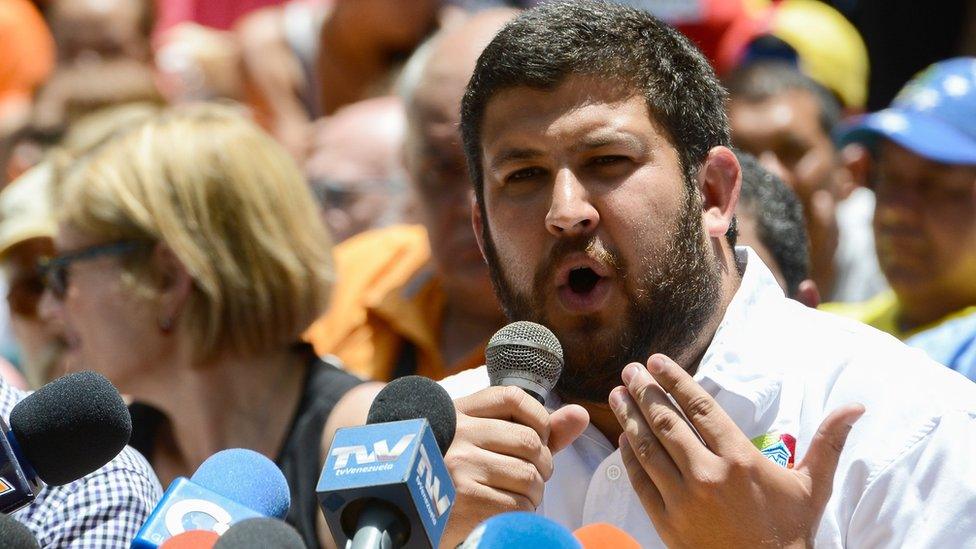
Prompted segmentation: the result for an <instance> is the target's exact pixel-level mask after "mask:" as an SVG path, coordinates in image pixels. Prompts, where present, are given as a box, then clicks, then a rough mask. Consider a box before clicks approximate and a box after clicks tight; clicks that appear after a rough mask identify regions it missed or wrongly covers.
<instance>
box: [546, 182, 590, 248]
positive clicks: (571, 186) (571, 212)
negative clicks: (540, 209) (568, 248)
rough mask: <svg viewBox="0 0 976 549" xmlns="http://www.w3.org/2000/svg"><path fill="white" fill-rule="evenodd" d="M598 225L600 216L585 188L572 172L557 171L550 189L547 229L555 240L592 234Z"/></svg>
mask: <svg viewBox="0 0 976 549" xmlns="http://www.w3.org/2000/svg"><path fill="white" fill-rule="evenodd" d="M599 223H600V213H599V212H597V210H596V208H595V207H594V206H593V204H592V203H591V202H590V197H589V193H588V192H587V190H586V187H584V186H583V184H582V183H581V182H580V180H579V179H578V178H577V177H576V175H575V174H573V172H572V171H571V170H569V169H563V170H560V171H559V172H558V173H557V174H556V179H555V181H554V182H553V186H552V203H551V204H550V206H549V213H548V215H546V229H547V230H548V231H549V232H550V233H552V234H553V235H555V236H577V235H580V234H585V233H588V232H590V231H593V230H594V229H595V228H596V226H597V225H598V224H599Z"/></svg>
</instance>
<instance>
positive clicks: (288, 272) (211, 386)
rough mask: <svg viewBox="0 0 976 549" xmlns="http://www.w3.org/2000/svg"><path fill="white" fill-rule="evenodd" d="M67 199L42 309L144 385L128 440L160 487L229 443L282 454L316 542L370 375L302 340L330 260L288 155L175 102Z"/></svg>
mask: <svg viewBox="0 0 976 549" xmlns="http://www.w3.org/2000/svg"><path fill="white" fill-rule="evenodd" d="M56 215H57V218H58V233H57V237H56V238H55V248H56V250H57V255H56V256H55V257H53V258H52V259H51V260H50V261H49V262H48V263H47V266H46V283H47V287H48V289H47V291H46V292H45V294H44V297H43V298H42V303H41V312H42V315H44V316H45V317H46V318H49V319H51V320H52V321H53V322H56V323H57V324H59V325H60V327H61V329H62V330H63V332H64V334H65V339H66V341H67V347H68V348H67V351H66V356H65V362H66V364H67V366H68V367H69V368H72V369H76V368H91V369H95V370H97V371H100V372H101V373H103V374H104V375H106V376H107V377H109V378H110V379H111V380H112V381H113V382H114V383H115V384H116V385H117V386H118V387H119V389H120V391H122V392H123V393H126V394H128V395H130V396H131V397H132V398H133V399H134V401H135V402H136V403H137V404H136V405H135V406H134V407H133V421H134V424H135V431H134V434H133V445H134V446H137V448H139V449H141V450H142V452H143V453H144V454H145V456H146V457H147V458H148V459H149V461H150V463H152V465H153V467H154V468H155V470H156V472H157V474H158V475H159V477H160V480H161V481H162V482H163V484H164V485H166V484H168V483H169V482H170V481H171V480H172V479H173V478H175V477H176V476H179V475H189V474H191V473H192V472H193V471H194V470H195V469H196V468H197V466H198V465H199V464H200V463H201V462H203V460H204V459H206V458H207V457H208V456H210V455H211V454H213V453H215V452H217V451H219V450H221V449H223V448H228V447H245V448H251V449H254V450H257V451H259V452H261V453H263V454H264V455H266V456H268V457H269V458H271V459H273V460H276V462H277V463H278V464H279V466H280V467H281V468H282V470H283V471H284V472H285V476H286V477H287V478H288V482H289V485H290V486H291V490H292V510H291V513H290V516H289V520H290V522H292V523H293V524H294V525H295V526H296V527H298V529H299V530H300V531H301V533H302V535H303V537H304V538H305V541H306V543H308V545H309V546H311V547H315V546H317V545H318V542H317V539H316V517H317V516H318V514H319V513H318V508H317V504H316V500H315V494H314V489H315V484H316V481H317V479H318V474H319V470H320V463H321V453H322V445H323V442H325V443H327V442H328V439H329V438H330V437H329V436H328V434H326V435H325V437H324V438H325V440H323V432H326V433H329V432H331V430H332V429H334V427H335V426H336V425H339V424H347V423H357V422H361V421H362V418H363V417H364V415H365V411H364V409H363V408H364V407H365V406H367V405H368V403H369V401H370V400H371V398H370V393H371V392H372V391H375V387H374V386H372V385H370V384H366V385H360V381H359V380H358V379H357V378H355V377H353V376H351V375H349V374H346V373H345V372H343V371H341V370H340V369H338V368H337V367H335V366H333V365H331V364H327V363H325V362H323V361H322V360H320V359H318V358H316V357H315V355H314V353H313V352H312V351H311V348H310V347H309V346H307V345H304V344H301V343H299V336H300V334H301V333H302V331H303V330H304V329H305V328H306V327H307V326H308V325H309V324H310V323H311V322H312V321H313V320H314V319H315V318H316V317H317V316H318V315H319V314H320V313H321V312H322V310H323V307H324V305H325V303H326V299H327V297H328V295H329V291H330V287H331V282H332V264H331V259H330V257H331V254H330V252H331V247H330V242H329V237H328V235H327V233H326V231H325V229H324V228H323V225H322V223H321V221H320V218H319V216H318V213H317V211H316V209H315V203H314V200H313V198H312V196H311V194H310V191H309V190H308V188H307V187H306V185H305V182H304V180H303V179H302V176H301V174H300V173H299V171H298V169H297V167H296V166H295V165H294V164H293V162H292V160H291V159H290V157H289V156H288V155H287V154H286V153H285V151H284V150H283V149H282V148H281V147H279V146H278V145H277V144H275V143H274V142H273V141H272V140H271V138H269V137H268V136H266V135H265V134H263V133H262V132H261V131H260V130H258V129H257V127H256V126H254V125H253V124H252V123H251V122H249V121H248V120H246V119H245V118H244V117H242V116H241V115H240V114H238V112H237V111H235V110H234V109H232V108H230V107H227V106H217V105H197V106H192V107H183V108H178V109H176V110H172V111H168V112H166V113H163V114H162V115H159V116H157V117H155V118H153V119H152V120H150V121H149V122H146V123H144V124H141V125H139V126H138V127H136V128H134V129H132V130H130V131H129V132H127V133H125V134H123V135H122V136H120V137H117V138H116V139H114V140H112V141H110V142H108V143H107V144H104V145H102V146H101V147H99V148H96V149H95V150H94V151H92V152H91V153H89V154H88V155H87V156H86V157H84V158H82V159H81V160H80V161H78V162H77V163H76V164H75V165H74V166H72V168H71V169H70V171H69V172H68V174H67V176H66V177H65V179H64V181H63V183H62V185H61V188H60V189H59V192H58V196H57V201H56ZM363 395H365V396H363ZM343 396H345V397H346V398H345V399H344V400H343V401H342V403H341V404H338V405H337V403H339V401H340V399H342V398H343ZM330 413H331V418H330ZM327 422H329V425H326V423H327Z"/></svg>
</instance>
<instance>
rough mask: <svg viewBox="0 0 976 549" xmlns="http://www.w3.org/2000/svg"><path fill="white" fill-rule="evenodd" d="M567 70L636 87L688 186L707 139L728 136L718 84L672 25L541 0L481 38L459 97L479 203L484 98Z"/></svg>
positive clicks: (558, 79)
mask: <svg viewBox="0 0 976 549" xmlns="http://www.w3.org/2000/svg"><path fill="white" fill-rule="evenodd" d="M572 75H587V76H596V77H600V78H603V79H606V80H609V81H611V82H614V83H620V84H621V85H623V86H626V87H630V88H632V89H633V90H634V92H635V93H639V94H641V95H643V96H644V99H645V100H646V102H647V106H648V110H649V111H650V112H651V116H653V117H654V119H655V120H656V121H657V122H658V123H660V124H661V125H662V126H663V127H664V128H665V130H666V131H667V133H668V135H667V137H668V138H669V139H670V141H671V143H672V144H673V145H674V147H675V148H676V149H677V151H678V155H679V158H680V160H681V165H682V171H683V172H684V174H685V180H686V185H689V187H690V190H694V185H695V180H696V177H697V172H698V169H699V168H700V167H701V164H702V162H703V161H704V160H705V157H706V155H707V154H708V151H709V149H711V148H712V147H715V146H717V145H726V146H728V145H729V144H730V143H731V138H730V132H729V122H728V117H727V115H726V112H725V98H726V94H725V90H724V89H723V88H722V86H721V85H720V84H719V82H718V80H717V79H716V77H715V73H714V72H713V71H712V68H711V66H710V65H709V64H708V61H706V60H705V57H704V56H702V54H701V52H699V51H698V50H697V49H696V48H695V47H694V46H693V45H692V44H691V42H689V41H688V39H686V38H685V37H684V36H682V35H681V34H680V33H679V32H678V31H676V30H674V29H672V28H671V27H669V26H667V25H665V24H664V23H662V22H660V21H659V20H657V19H655V18H654V17H653V16H651V15H650V14H649V13H647V12H645V11H641V10H638V9H633V8H628V7H625V6H621V5H618V4H613V3H606V2H599V1H593V0H578V1H572V2H552V3H547V4H543V5H541V6H539V7H537V8H533V9H531V10H528V11H526V12H524V13H523V14H522V15H520V16H519V17H517V18H516V19H515V20H513V21H512V22H510V23H509V24H508V25H506V26H505V27H504V28H503V29H502V30H501V31H500V32H499V33H498V34H497V35H496V36H495V38H494V39H493V40H492V41H491V43H490V44H489V45H488V47H487V48H485V50H484V52H482V54H481V57H479V58H478V63H477V65H476V66H475V69H474V74H473V75H472V77H471V81H470V82H469V83H468V89H467V92H466V93H465V94H464V99H463V101H462V103H461V134H462V138H463V140H464V150H465V154H466V155H467V159H468V167H469V169H470V172H471V180H472V182H473V183H474V188H475V195H476V196H477V198H478V203H479V205H480V207H481V208H482V213H484V210H483V209H484V200H483V198H484V192H483V191H484V172H483V170H482V167H481V161H482V159H481V129H482V122H483V120H484V115H485V109H486V107H487V106H488V103H489V101H491V99H492V98H493V97H494V96H495V95H496V94H498V93H499V92H500V91H502V90H505V89H509V88H514V87H519V86H527V87H530V88H535V89H540V90H552V89H555V88H557V87H558V86H559V85H560V84H562V83H563V82H564V81H565V80H566V78H567V77H569V76H572ZM486 228H487V225H486Z"/></svg>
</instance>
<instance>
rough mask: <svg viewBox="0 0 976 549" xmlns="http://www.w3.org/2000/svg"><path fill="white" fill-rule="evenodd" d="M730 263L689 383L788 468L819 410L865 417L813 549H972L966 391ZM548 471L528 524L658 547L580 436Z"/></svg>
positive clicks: (973, 469) (972, 403) (975, 421)
mask: <svg viewBox="0 0 976 549" xmlns="http://www.w3.org/2000/svg"><path fill="white" fill-rule="evenodd" d="M736 256H737V259H738V260H739V261H740V262H743V261H744V262H745V263H746V268H745V273H744V275H743V277H742V283H741V286H740V287H739V289H738V291H737V292H736V294H735V296H734V298H733V300H732V302H731V303H730V304H729V307H728V309H727V310H726V311H725V316H724V318H723V319H722V322H721V324H720V326H719V328H718V330H717V332H716V333H715V337H714V338H713V339H712V342H711V344H710V345H709V347H708V349H707V350H706V352H705V355H704V357H703V358H702V361H701V364H700V366H699V368H698V372H697V373H696V374H695V379H696V380H697V381H698V382H699V383H700V384H701V385H702V387H704V388H705V389H706V390H707V391H708V392H709V393H710V394H711V395H712V396H713V397H715V399H716V401H717V402H718V403H719V404H720V405H721V407H722V408H723V409H724V410H725V412H726V413H728V414H729V416H731V418H732V419H733V420H734V421H735V423H736V425H738V427H739V428H740V429H741V430H742V431H743V432H744V433H745V434H746V435H747V436H748V437H749V438H750V439H752V438H754V437H759V436H761V435H764V434H766V433H770V432H774V433H778V434H788V435H792V436H793V437H795V439H796V448H795V450H796V456H795V461H796V462H799V461H800V460H801V459H802V458H803V456H804V454H805V453H806V450H807V448H808V447H809V445H810V440H811V439H812V437H813V435H814V433H816V430H817V427H818V426H819V425H820V423H821V421H823V419H824V418H825V417H826V416H827V414H828V413H829V412H831V411H833V410H834V409H836V408H838V407H839V406H841V405H843V404H847V403H850V402H860V403H862V404H864V406H865V408H866V410H867V411H866V413H865V414H864V416H863V417H862V418H861V419H860V421H858V422H857V424H856V425H855V426H854V429H853V430H852V432H851V434H850V436H849V438H848V440H847V445H846V446H845V448H844V452H843V454H842V455H841V458H840V463H839V465H838V468H837V473H836V476H835V477H834V487H833V495H832V496H831V498H830V501H829V502H828V503H827V508H826V510H825V511H824V514H823V518H822V520H821V523H820V527H819V530H818V532H817V536H816V545H817V547H912V548H918V547H939V548H945V547H976V384H973V383H972V382H971V381H969V380H967V379H966V378H964V377H963V376H961V375H959V374H958V373H956V372H953V371H952V370H950V369H948V368H946V367H944V366H941V365H939V364H937V363H935V362H933V361H931V360H929V359H928V358H927V357H926V356H925V354H924V353H922V352H920V351H917V350H913V349H910V348H908V347H906V346H905V345H903V344H902V343H901V342H899V341H898V340H896V339H895V338H893V337H891V336H889V335H887V334H885V333H882V332H880V331H877V330H875V329H873V328H870V327H868V326H865V325H862V324H859V323H856V322H854V321H851V320H848V319H843V318H840V317H836V316H833V315H830V314H827V313H823V312H820V311H817V310H814V309H809V308H807V307H804V306H803V305H801V304H800V303H798V302H796V301H793V300H790V299H787V298H786V297H784V296H783V292H782V291H781V290H780V288H779V286H778V285H777V283H776V280H775V279H774V278H773V276H772V274H771V273H770V272H769V269H767V268H766V266H765V265H763V263H762V262H761V261H760V260H759V258H758V256H757V255H756V254H755V252H753V251H752V250H751V249H749V248H737V249H736ZM623 366H624V365H621V367H623ZM441 383H442V384H443V386H444V387H445V388H446V389H447V390H448V392H449V393H451V395H452V397H454V398H458V397H460V396H464V395H467V394H470V393H473V392H475V391H478V390H480V389H483V388H485V387H487V386H488V377H487V374H486V372H485V369H484V367H481V368H477V369H474V370H469V371H466V372H462V373H460V374H457V375H455V376H452V377H449V378H447V379H445V380H443V381H442V382H441ZM546 404H547V406H548V407H550V408H551V409H555V408H556V407H558V406H559V403H558V402H557V401H556V399H555V398H552V397H550V401H547V403H546ZM554 464H555V471H554V473H553V476H552V478H551V479H550V480H549V482H547V483H546V488H545V495H544V498H543V503H542V505H541V506H540V507H539V510H538V512H539V513H541V514H543V515H545V516H546V517H548V518H550V519H552V520H555V521H556V522H559V523H560V524H562V525H564V526H566V527H567V528H569V529H571V530H575V529H576V528H579V527H580V526H583V525H586V524H591V523H595V522H607V523H610V524H613V525H615V526H617V527H618V528H621V529H622V530H624V531H626V532H628V533H629V534H630V535H632V536H633V537H634V538H635V539H636V540H637V541H638V542H640V544H641V545H642V546H644V547H663V546H664V544H663V542H662V541H661V539H660V537H659V536H658V535H657V533H656V532H655V531H654V527H653V525H652V524H651V521H650V519H649V518H648V517H647V515H646V514H645V512H644V509H643V507H642V506H641V503H640V500H639V499H638V498H637V495H636V493H635V492H634V490H633V489H632V488H631V485H630V480H629V478H628V476H627V471H626V469H625V468H624V464H623V462H622V460H621V457H620V452H619V451H618V450H617V449H616V448H615V445H614V444H612V443H610V441H608V440H607V438H606V437H604V436H603V434H601V433H600V431H598V430H597V429H596V428H595V427H594V426H593V425H590V426H589V427H587V429H586V431H585V432H584V433H583V435H582V436H581V437H580V438H579V439H577V440H576V441H575V442H574V443H573V444H572V445H571V446H570V447H568V448H566V449H565V450H563V451H562V452H560V453H559V454H557V455H556V456H555V457H554ZM701 519H702V520H703V521H707V520H708V517H706V516H703V517H701Z"/></svg>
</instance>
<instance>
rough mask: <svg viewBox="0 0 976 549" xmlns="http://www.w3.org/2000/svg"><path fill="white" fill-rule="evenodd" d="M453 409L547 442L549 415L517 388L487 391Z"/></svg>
mask: <svg viewBox="0 0 976 549" xmlns="http://www.w3.org/2000/svg"><path fill="white" fill-rule="evenodd" d="M454 407H455V408H457V411H458V412H460V413H462V414H465V415H468V416H472V417H481V418H492V419H500V420H504V421H510V422H514V423H520V424H522V425H525V426H526V427H529V428H531V429H532V430H534V431H535V432H536V433H538V434H539V438H541V439H542V442H544V443H547V442H548V441H549V426H550V424H549V411H548V410H546V408H545V407H544V406H543V405H542V404H539V403H538V402H537V401H536V400H535V399H534V398H532V397H531V396H529V395H528V393H526V392H525V391H523V390H522V389H519V388H518V387H489V388H487V389H483V390H481V391H478V392H477V393H475V394H473V395H469V396H466V397H464V398H459V399H457V400H455V401H454Z"/></svg>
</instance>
